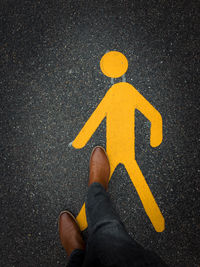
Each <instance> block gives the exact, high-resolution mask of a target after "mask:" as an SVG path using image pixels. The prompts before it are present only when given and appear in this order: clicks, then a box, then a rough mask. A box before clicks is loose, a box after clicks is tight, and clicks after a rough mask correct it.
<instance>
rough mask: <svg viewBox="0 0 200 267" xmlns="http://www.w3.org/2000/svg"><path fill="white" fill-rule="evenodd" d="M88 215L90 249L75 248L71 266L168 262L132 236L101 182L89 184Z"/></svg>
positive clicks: (157, 264)
mask: <svg viewBox="0 0 200 267" xmlns="http://www.w3.org/2000/svg"><path fill="white" fill-rule="evenodd" d="M86 216H87V222H88V234H89V237H88V242H87V246H86V250H85V251H83V250H78V249H77V250H74V251H73V252H72V254H71V256H70V259H69V263H68V267H80V266H82V267H90V266H91V267H100V266H102V267H104V266H109V267H115V266H116V267H118V266H119V267H130V266H131V267H132V266H154V267H156V266H166V264H165V263H164V262H162V260H161V259H160V258H159V257H158V256H157V255H156V254H155V253H153V252H151V251H148V250H145V249H144V248H143V247H142V246H140V245H139V244H138V243H136V242H135V241H134V240H133V239H131V237H130V236H129V235H128V233H127V232H126V230H125V228H124V225H123V224H122V222H121V221H120V219H119V217H118V215H117V214H116V213H115V211H114V210H113V208H112V206H111V203H110V200H109V197H108V194H107V193H106V191H105V189H104V188H103V186H101V185H100V184H99V183H93V184H92V185H91V186H90V187H89V190H88V195H87V200H86Z"/></svg>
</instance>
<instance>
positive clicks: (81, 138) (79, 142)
mask: <svg viewBox="0 0 200 267" xmlns="http://www.w3.org/2000/svg"><path fill="white" fill-rule="evenodd" d="M107 97H108V96H107V95H105V96H104V98H103V99H102V101H101V102H100V104H99V105H98V106H97V108H96V110H95V111H94V112H93V114H92V115H91V117H90V118H89V119H88V121H87V122H86V123H85V125H84V126H83V128H82V130H81V131H80V132H79V134H78V135H77V137H76V138H75V140H74V141H73V142H72V146H73V147H74V148H82V147H84V146H85V145H86V144H87V142H88V141H89V139H90V138H91V136H92V135H93V133H94V132H95V131H96V129H97V127H98V126H99V124H100V123H101V122H102V120H103V119H104V117H105V116H106V111H107V105H106V104H107Z"/></svg>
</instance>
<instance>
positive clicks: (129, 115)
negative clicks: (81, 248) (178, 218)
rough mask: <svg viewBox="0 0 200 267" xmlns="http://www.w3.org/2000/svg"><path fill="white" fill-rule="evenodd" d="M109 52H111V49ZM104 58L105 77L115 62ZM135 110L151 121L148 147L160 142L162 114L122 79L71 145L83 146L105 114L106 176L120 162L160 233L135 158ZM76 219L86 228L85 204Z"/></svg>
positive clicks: (154, 206) (152, 201)
mask: <svg viewBox="0 0 200 267" xmlns="http://www.w3.org/2000/svg"><path fill="white" fill-rule="evenodd" d="M109 53H111V54H112V55H113V53H114V52H109ZM109 53H107V54H105V55H104V56H103V58H102V60H103V61H104V60H105V58H104V57H105V56H106V55H108V54H109ZM120 54H121V53H120ZM124 57H125V56H124ZM107 59H108V60H109V61H111V62H109V63H108V62H106V60H105V62H104V63H102V65H103V69H102V72H103V73H104V74H105V73H107V76H109V77H113V76H114V75H116V71H115V69H113V68H110V66H112V63H114V64H117V63H116V58H115V55H114V56H113V59H114V60H113V61H112V56H109V57H107ZM102 60H101V62H102ZM127 62H128V61H127ZM120 64H121V61H118V65H119V66H118V67H119V68H120ZM102 65H101V67H102ZM109 68H110V69H109ZM122 69H123V68H122ZM109 70H110V71H109ZM123 72H124V70H123V71H122V72H121V73H122V75H123V74H124V73H123ZM136 109H137V110H139V111H140V112H141V113H142V114H144V116H145V117H146V118H147V119H148V120H149V121H150V122H151V135H150V144H151V146H152V147H156V146H159V145H160V143H161V142H162V117H161V115H160V113H159V112H158V111H157V110H156V109H155V108H154V107H153V106H152V105H151V104H150V103H149V102H148V101H147V100H146V99H145V98H144V97H143V96H142V95H141V94H140V93H139V92H138V91H137V90H136V89H135V88H134V87H133V86H132V85H131V84H129V83H125V82H120V83H116V84H114V85H113V86H112V87H111V88H110V89H109V90H108V92H107V93H106V95H105V96H104V98H103V99H102V101H101V102H100V104H99V105H98V107H97V108H96V110H95V111H94V113H93V114H92V115H91V117H90V118H89V119H88V121H87V122H86V123H85V125H84V127H83V128H82V130H81V131H80V132H79V134H78V136H77V137H76V138H75V140H74V141H73V143H72V146H73V147H74V148H77V149H78V148H82V147H84V146H85V145H86V143H87V142H88V141H89V139H90V138H91V136H92V134H93V133H94V132H95V131H96V129H97V127H98V126H99V124H100V123H101V121H102V120H103V119H104V118H105V117H106V126H107V127H106V140H107V143H106V150H107V154H108V157H109V161H110V165H111V174H110V178H111V176H112V174H113V172H114V170H115V168H116V167H117V165H118V164H119V163H122V164H123V165H124V166H125V168H126V170H127V172H128V174H129V176H130V179H131V181H132V183H133V185H134V186H135V188H136V190H137V193H138V195H139V197H140V199H141V202H142V204H143V207H144V209H145V211H146V213H147V215H148V217H149V219H150V220H151V222H152V224H153V226H154V228H155V230H156V231H157V232H162V231H163V230H164V228H165V221H164V218H163V216H162V214H161V212H160V209H159V207H158V205H157V203H156V201H155V199H154V197H153V195H152V193H151V191H150V189H149V186H148V185H147V182H146V180H145V178H144V176H143V174H142V172H141V170H140V168H139V166H138V164H137V162H136V160H135V110H136ZM77 221H78V223H79V225H80V228H81V230H84V229H85V228H86V227H87V220H86V215H85V204H84V205H83V207H82V209H81V211H80V212H79V215H78V216H77Z"/></svg>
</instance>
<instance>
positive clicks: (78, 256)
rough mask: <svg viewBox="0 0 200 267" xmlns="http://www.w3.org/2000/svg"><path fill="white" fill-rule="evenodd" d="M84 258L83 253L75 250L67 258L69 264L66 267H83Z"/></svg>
mask: <svg viewBox="0 0 200 267" xmlns="http://www.w3.org/2000/svg"><path fill="white" fill-rule="evenodd" d="M84 257H85V251H84V250H80V249H76V250H74V251H73V252H72V254H71V255H70V257H69V262H68V264H67V267H81V266H82V265H83V261H84Z"/></svg>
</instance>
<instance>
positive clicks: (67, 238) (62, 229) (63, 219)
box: [59, 211, 85, 256]
mask: <svg viewBox="0 0 200 267" xmlns="http://www.w3.org/2000/svg"><path fill="white" fill-rule="evenodd" d="M59 234H60V240H61V243H62V245H63V247H64V248H65V250H66V252H67V255H68V256H70V255H71V253H72V251H73V250H75V249H82V250H84V249H85V243H84V241H83V238H82V236H81V231H80V229H79V226H78V224H77V222H76V219H75V218H74V216H73V215H72V214H71V213H70V212H69V211H62V212H61V213H60V216H59Z"/></svg>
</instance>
